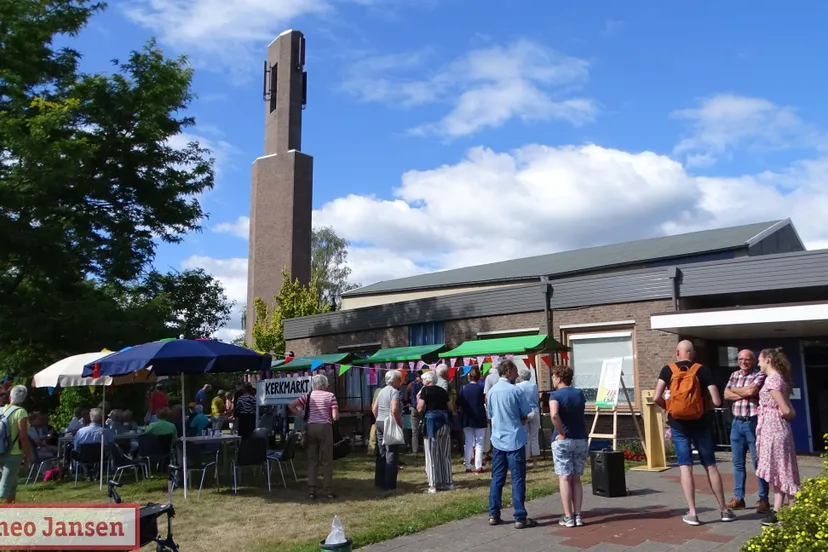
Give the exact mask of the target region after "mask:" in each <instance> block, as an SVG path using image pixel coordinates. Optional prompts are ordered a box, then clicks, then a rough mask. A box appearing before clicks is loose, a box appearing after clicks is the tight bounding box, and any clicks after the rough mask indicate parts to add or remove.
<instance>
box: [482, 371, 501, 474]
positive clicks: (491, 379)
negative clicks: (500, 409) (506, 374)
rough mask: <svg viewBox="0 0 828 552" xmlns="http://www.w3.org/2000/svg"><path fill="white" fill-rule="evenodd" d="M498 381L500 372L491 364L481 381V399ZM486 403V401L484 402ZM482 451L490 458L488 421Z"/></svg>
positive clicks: (490, 432)
mask: <svg viewBox="0 0 828 552" xmlns="http://www.w3.org/2000/svg"><path fill="white" fill-rule="evenodd" d="M499 381H500V374H498V373H497V367H496V366H492V368H490V369H489V373H488V374H487V375H486V379H485V380H484V381H483V399H484V400H485V399H486V398H487V396H488V394H489V391H491V390H492V387H494V385H495V384H496V383H497V382H499ZM486 404H488V402H487V403H486ZM483 453H484V454H485V455H486V458H487V459H488V460H491V459H492V424H491V422H489V423H488V424H486V435H485V436H484V437H483Z"/></svg>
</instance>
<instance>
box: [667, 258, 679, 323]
mask: <svg viewBox="0 0 828 552" xmlns="http://www.w3.org/2000/svg"><path fill="white" fill-rule="evenodd" d="M667 277H668V278H670V292H671V296H672V299H673V310H674V311H675V312H678V311H680V310H681V269H680V268H679V267H677V266H671V267H668V268H667Z"/></svg>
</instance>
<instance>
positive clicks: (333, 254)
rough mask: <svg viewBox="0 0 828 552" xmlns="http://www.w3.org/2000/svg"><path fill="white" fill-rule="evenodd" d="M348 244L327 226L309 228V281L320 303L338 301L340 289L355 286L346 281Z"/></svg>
mask: <svg viewBox="0 0 828 552" xmlns="http://www.w3.org/2000/svg"><path fill="white" fill-rule="evenodd" d="M348 245H349V244H348V240H346V239H344V238H341V237H339V236H338V235H337V234H336V232H335V231H334V229H333V228H331V227H330V226H323V227H321V228H314V229H313V235H312V239H311V282H313V285H314V286H315V287H316V290H317V294H318V296H319V301H320V303H322V304H325V305H330V304H332V303H334V302H336V303H339V301H340V298H341V296H342V293H343V292H345V291H348V290H351V289H355V288H358V287H359V284H356V283H352V282H349V281H348V278H349V276H350V275H351V269H350V267H348V265H347V261H348Z"/></svg>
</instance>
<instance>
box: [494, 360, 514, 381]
mask: <svg viewBox="0 0 828 552" xmlns="http://www.w3.org/2000/svg"><path fill="white" fill-rule="evenodd" d="M512 369H515V370H517V365H516V364H515V363H514V362H512V361H511V360H509V359H506V360H501V361H500V364H498V365H497V374H498V375H499V376H500V377H501V378H505V377H506V374H508V373H509V370H512Z"/></svg>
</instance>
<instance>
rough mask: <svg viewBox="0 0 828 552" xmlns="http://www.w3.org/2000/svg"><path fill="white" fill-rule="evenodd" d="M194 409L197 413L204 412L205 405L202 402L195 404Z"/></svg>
mask: <svg viewBox="0 0 828 552" xmlns="http://www.w3.org/2000/svg"><path fill="white" fill-rule="evenodd" d="M193 410H195V413H196V414H201V413H202V412H204V407H203V406H202V405H200V404H197V405H195V408H193Z"/></svg>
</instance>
